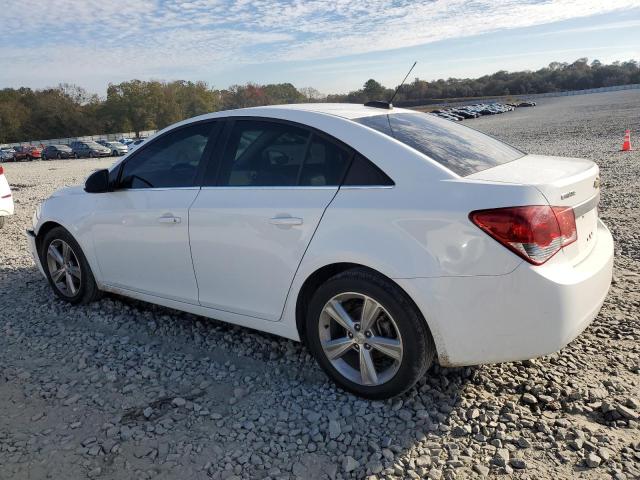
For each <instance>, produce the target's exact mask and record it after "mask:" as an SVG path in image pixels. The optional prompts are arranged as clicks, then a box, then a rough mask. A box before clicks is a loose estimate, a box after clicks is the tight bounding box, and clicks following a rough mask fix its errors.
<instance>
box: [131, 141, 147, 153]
mask: <svg viewBox="0 0 640 480" xmlns="http://www.w3.org/2000/svg"><path fill="white" fill-rule="evenodd" d="M145 140H146V138H138V139H137V140H134V141H133V142H131V143H130V144H129V145H128V148H129V151H130V152H131V151H133V150H135V149H136V148H138V147H139V146H140V145H142V143H143V142H144V141H145Z"/></svg>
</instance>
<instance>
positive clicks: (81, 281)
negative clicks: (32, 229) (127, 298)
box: [40, 227, 102, 305]
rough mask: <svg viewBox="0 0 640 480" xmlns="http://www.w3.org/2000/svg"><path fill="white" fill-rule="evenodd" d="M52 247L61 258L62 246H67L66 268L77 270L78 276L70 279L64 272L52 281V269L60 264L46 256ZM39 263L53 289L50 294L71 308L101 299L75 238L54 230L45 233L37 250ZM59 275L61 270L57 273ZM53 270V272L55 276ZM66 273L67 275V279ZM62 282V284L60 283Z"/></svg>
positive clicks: (67, 271)
mask: <svg viewBox="0 0 640 480" xmlns="http://www.w3.org/2000/svg"><path fill="white" fill-rule="evenodd" d="M52 244H53V248H54V249H55V250H56V251H57V252H58V253H59V254H60V256H61V257H62V254H63V252H64V250H65V249H64V244H66V245H67V246H68V247H69V249H70V251H71V254H69V255H68V256H67V259H68V265H69V267H73V268H77V267H79V272H78V271H77V270H74V271H76V272H78V275H75V274H74V275H71V273H70V271H71V268H69V270H65V273H63V274H62V277H61V279H57V281H54V279H53V278H52V269H54V268H56V267H58V266H59V265H60V264H61V263H60V261H57V260H55V259H54V256H53V255H51V256H50V255H49V254H48V252H49V249H50V247H51V246H52ZM40 262H41V264H42V267H43V269H44V271H45V273H46V275H47V280H49V285H51V288H52V289H53V292H54V293H55V294H56V295H57V296H58V297H59V298H61V299H62V300H64V301H66V302H69V303H71V304H74V305H77V304H82V305H85V304H87V303H91V302H92V301H94V300H98V299H100V298H101V296H102V292H101V291H100V290H99V289H98V285H97V284H96V281H95V279H94V277H93V273H92V272H91V267H90V266H89V263H88V262H87V259H86V257H85V256H84V253H83V252H82V249H81V248H80V245H78V242H76V240H75V238H73V236H72V235H71V234H70V233H69V232H68V231H67V230H66V229H64V228H62V227H55V228H53V229H51V230H50V231H49V232H47V233H46V235H45V236H44V239H43V241H42V247H41V249H40ZM57 270H58V271H59V270H60V269H57ZM55 271H56V270H54V272H55ZM67 273H68V275H67ZM67 277H71V281H72V285H73V289H72V288H70V287H69V283H68V281H69V280H68V278H67ZM61 280H62V281H61Z"/></svg>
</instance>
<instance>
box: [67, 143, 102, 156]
mask: <svg viewBox="0 0 640 480" xmlns="http://www.w3.org/2000/svg"><path fill="white" fill-rule="evenodd" d="M71 150H73V156H74V157H75V158H86V157H90V158H94V157H108V156H109V155H111V150H109V149H108V148H107V147H103V146H102V145H100V144H99V143H97V142H94V141H93V140H84V141H75V142H71Z"/></svg>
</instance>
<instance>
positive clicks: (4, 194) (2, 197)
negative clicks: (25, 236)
mask: <svg viewBox="0 0 640 480" xmlns="http://www.w3.org/2000/svg"><path fill="white" fill-rule="evenodd" d="M9 215H13V197H12V194H11V188H10V187H9V182H7V179H6V177H5V176H4V169H3V168H2V165H0V228H2V227H3V226H4V222H5V218H6V217H8V216H9Z"/></svg>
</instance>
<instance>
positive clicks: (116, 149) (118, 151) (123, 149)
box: [102, 141, 129, 157]
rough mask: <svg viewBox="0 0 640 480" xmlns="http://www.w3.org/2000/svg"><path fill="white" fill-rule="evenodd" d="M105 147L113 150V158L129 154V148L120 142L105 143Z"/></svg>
mask: <svg viewBox="0 0 640 480" xmlns="http://www.w3.org/2000/svg"><path fill="white" fill-rule="evenodd" d="M102 145H103V146H104V147H107V148H108V149H109V150H111V156H113V157H119V156H120V155H126V154H127V153H128V152H129V147H128V146H127V145H124V144H122V143H120V142H106V141H105V142H104V143H102Z"/></svg>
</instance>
